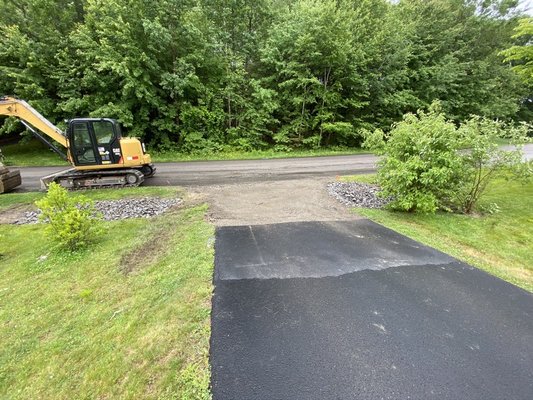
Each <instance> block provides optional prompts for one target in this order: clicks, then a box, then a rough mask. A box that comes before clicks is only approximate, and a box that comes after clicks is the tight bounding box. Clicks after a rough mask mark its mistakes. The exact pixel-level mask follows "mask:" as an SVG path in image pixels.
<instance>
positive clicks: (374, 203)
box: [327, 182, 392, 208]
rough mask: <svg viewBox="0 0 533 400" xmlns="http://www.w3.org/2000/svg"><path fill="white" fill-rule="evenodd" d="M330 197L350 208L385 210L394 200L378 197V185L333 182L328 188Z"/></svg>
mask: <svg viewBox="0 0 533 400" xmlns="http://www.w3.org/2000/svg"><path fill="white" fill-rule="evenodd" d="M327 188H328V193H329V195H330V196H333V197H335V198H336V199H337V200H339V201H340V202H341V203H343V204H345V205H347V206H350V207H364V208H383V207H385V206H386V205H387V204H388V203H390V201H391V200H392V199H390V198H388V199H387V198H382V197H379V196H378V193H379V191H380V188H379V186H378V185H371V184H367V183H358V182H331V183H329V184H328V186H327Z"/></svg>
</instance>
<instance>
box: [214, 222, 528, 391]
mask: <svg viewBox="0 0 533 400" xmlns="http://www.w3.org/2000/svg"><path fill="white" fill-rule="evenodd" d="M211 368H212V391H213V395H214V399H215V400H222V399H234V400H237V399H247V400H251V399H432V398H434V399H484V400H487V399H533V296H532V295H531V294H530V293H527V292H526V291H523V290H521V289H519V288H517V287H515V286H513V285H511V284H508V283H506V282H504V281H502V280H499V279H497V278H494V277H492V276H490V275H488V274H486V273H484V272H482V271H480V270H478V269H475V268H472V267H470V266H469V265H466V264H464V263H461V262H458V261H457V260H455V259H453V258H451V257H449V256H447V255H445V254H443V253H440V252H438V251H436V250H434V249H431V248H428V247H426V246H423V245H421V244H420V243H417V242H415V241H412V240H410V239H408V238H406V237H404V236H402V235H399V234H397V233H394V232H392V231H390V230H388V229H386V228H384V227H382V226H380V225H377V224H374V223H372V222H370V221H368V220H359V221H350V222H339V221H337V222H297V223H285V224H274V225H255V226H233V227H231V226H226V227H219V228H217V232H216V244H215V294H214V297H213V312H212V337H211Z"/></svg>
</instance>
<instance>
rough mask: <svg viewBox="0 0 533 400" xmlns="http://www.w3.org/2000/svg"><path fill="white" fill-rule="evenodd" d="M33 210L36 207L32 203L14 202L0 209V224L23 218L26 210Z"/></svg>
mask: <svg viewBox="0 0 533 400" xmlns="http://www.w3.org/2000/svg"><path fill="white" fill-rule="evenodd" d="M35 210H36V208H35V206H33V205H32V204H15V205H13V206H11V207H9V208H7V209H5V210H2V211H0V224H14V223H16V222H17V221H18V220H20V219H22V218H24V216H25V215H26V212H28V211H35Z"/></svg>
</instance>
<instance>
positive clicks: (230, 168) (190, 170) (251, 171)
mask: <svg viewBox="0 0 533 400" xmlns="http://www.w3.org/2000/svg"><path fill="white" fill-rule="evenodd" d="M524 153H525V158H526V159H530V160H531V159H533V144H528V145H526V146H525V147H524ZM377 160H378V158H377V157H376V156H374V155H372V154H359V155H350V156H330V157H308V158H285V159H273V160H272V159H270V160H243V161H193V162H178V163H158V164H157V173H156V175H155V176H154V177H153V178H151V179H149V180H147V181H146V182H145V183H144V184H145V185H146V186H173V185H177V186H197V185H198V186H203V185H216V184H225V183H239V182H261V181H276V180H292V179H299V178H305V177H318V176H335V175H348V174H363V173H370V172H373V171H375V166H376V162H377ZM13 169H16V167H13ZM63 169H66V167H26V168H20V171H21V174H22V186H21V187H20V188H19V189H18V190H19V191H35V190H39V188H40V183H39V180H40V178H41V177H43V176H46V175H49V174H52V173H54V172H58V171H61V170H63Z"/></svg>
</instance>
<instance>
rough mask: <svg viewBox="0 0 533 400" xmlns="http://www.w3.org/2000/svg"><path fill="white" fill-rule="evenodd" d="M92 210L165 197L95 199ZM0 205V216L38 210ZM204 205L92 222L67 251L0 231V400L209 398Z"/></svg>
mask: <svg viewBox="0 0 533 400" xmlns="http://www.w3.org/2000/svg"><path fill="white" fill-rule="evenodd" d="M84 194H85V195H86V196H88V197H90V198H91V199H93V200H98V199H103V198H105V199H111V198H115V199H118V198H122V197H124V196H143V195H157V196H176V195H177V192H176V189H172V188H154V189H152V188H135V189H126V190H94V191H88V192H86V193H84ZM42 197H43V194H40V193H24V194H8V195H3V196H1V197H0V210H4V211H6V210H10V209H11V208H13V207H16V206H18V205H19V204H31V203H32V202H34V201H35V200H37V199H41V201H42ZM205 213H206V206H203V205H200V206H191V207H184V208H182V209H178V210H173V211H169V212H167V213H166V214H164V215H162V216H159V217H155V218H152V219H150V221H149V223H147V220H146V219H127V220H121V221H114V222H105V221H101V222H100V228H101V229H100V231H101V232H100V234H99V235H98V237H97V238H96V239H95V240H94V241H93V242H92V243H91V244H90V245H89V246H87V247H85V248H81V249H77V250H76V251H67V250H62V249H60V248H57V247H55V248H51V246H50V242H49V240H48V239H47V238H46V235H45V226H44V225H43V224H36V225H24V226H13V225H0V242H1V243H2V248H1V249H0V253H1V254H0V304H1V306H0V397H1V398H9V399H28V398H54V399H72V398H125V399H127V398H129V399H165V398H168V399H175V398H178V399H208V398H210V394H209V389H208V388H209V366H208V346H209V335H210V308H211V292H212V283H211V282H212V273H213V247H212V242H213V235H214V231H213V228H212V226H211V225H209V224H208V223H206V222H205V220H204V218H205Z"/></svg>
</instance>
